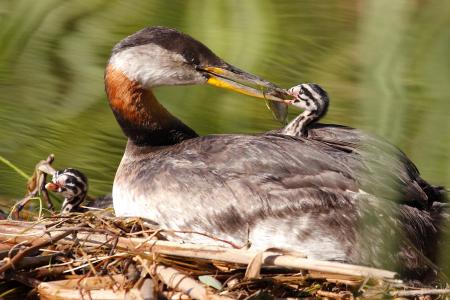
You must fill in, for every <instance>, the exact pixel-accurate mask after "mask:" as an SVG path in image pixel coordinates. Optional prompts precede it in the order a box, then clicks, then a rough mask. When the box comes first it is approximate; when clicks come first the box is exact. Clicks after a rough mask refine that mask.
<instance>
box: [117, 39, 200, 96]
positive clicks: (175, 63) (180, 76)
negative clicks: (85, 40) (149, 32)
mask: <svg viewBox="0 0 450 300" xmlns="http://www.w3.org/2000/svg"><path fill="white" fill-rule="evenodd" d="M109 64H110V65H112V66H113V67H115V68H117V69H119V70H121V71H122V72H123V73H124V74H125V75H126V76H127V77H128V78H129V79H130V80H132V81H136V82H139V83H140V84H141V85H143V86H144V87H147V88H151V87H156V86H161V85H181V84H200V83H204V82H205V81H206V78H204V77H203V76H202V75H201V74H199V73H198V72H197V71H196V70H195V69H194V68H193V66H191V65H189V64H187V63H186V61H185V59H184V58H183V56H182V55H181V54H178V53H173V52H171V51H168V50H166V49H164V48H162V47H160V46H157V45H154V44H147V45H141V46H135V47H132V48H129V49H125V50H122V51H120V52H119V53H116V54H114V55H113V56H112V57H111V58H110V60H109Z"/></svg>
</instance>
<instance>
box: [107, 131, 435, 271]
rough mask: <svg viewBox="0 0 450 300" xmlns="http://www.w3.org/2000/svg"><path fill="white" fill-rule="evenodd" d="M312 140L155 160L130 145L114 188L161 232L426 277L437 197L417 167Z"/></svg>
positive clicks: (176, 150) (380, 150) (234, 140)
mask: <svg viewBox="0 0 450 300" xmlns="http://www.w3.org/2000/svg"><path fill="white" fill-rule="evenodd" d="M308 133H309V137H308V138H307V139H305V138H295V137H290V136H286V135H281V134H279V133H277V132H272V133H267V134H262V135H255V136H250V135H216V136H206V137H200V138H194V139H191V140H187V141H184V142H182V143H180V144H178V145H175V146H171V147H166V148H163V149H158V150H156V149H155V150H154V151H147V150H144V149H140V148H139V147H136V146H134V145H132V143H130V142H129V144H128V145H127V149H126V158H124V160H123V161H122V164H121V166H120V168H119V170H118V173H117V177H116V181H115V185H117V186H121V187H123V188H124V189H126V190H128V191H129V193H130V198H133V197H134V195H146V201H147V202H148V206H149V207H151V209H152V210H153V215H157V216H158V218H157V219H152V221H154V222H157V223H159V224H160V225H161V226H163V227H167V228H172V229H189V230H196V231H199V232H208V233H210V234H213V235H216V236H218V237H221V238H224V239H228V240H230V241H233V242H235V243H237V244H241V245H244V244H245V243H247V240H248V239H249V240H250V242H251V243H252V245H253V247H256V248H259V249H265V248H269V247H278V248H285V249H290V250H297V251H298V250H300V251H304V252H306V253H307V254H308V255H309V256H310V257H317V258H321V259H331V260H342V261H348V262H352V263H358V264H368V265H372V266H377V267H387V268H392V267H393V266H395V265H397V266H399V268H400V270H401V271H403V272H405V274H406V273H407V274H414V275H416V276H419V275H420V276H422V275H423V274H424V273H425V272H428V271H431V269H430V267H429V265H427V264H426V263H424V262H425V261H426V259H424V257H428V258H433V257H434V256H435V250H436V248H435V243H436V240H437V236H438V228H437V224H436V223H435V222H434V219H433V216H432V213H431V211H432V209H431V207H432V204H433V202H434V201H438V200H440V198H439V197H440V196H439V195H440V194H432V193H430V194H427V190H433V191H434V188H432V187H431V186H429V185H428V184H427V183H426V182H424V181H423V180H422V179H421V178H420V177H419V174H418V172H417V169H416V167H415V166H414V165H413V163H412V162H411V161H410V160H409V159H408V158H407V157H406V156H405V155H404V154H403V153H402V152H401V151H399V150H398V149H397V148H395V147H394V146H392V145H390V144H388V143H387V142H384V141H383V140H381V139H378V138H375V137H373V136H371V135H367V134H364V133H361V132H360V131H358V130H355V129H351V128H347V127H341V126H333V125H315V126H313V127H312V128H311V129H310V130H309V132H308ZM134 198H135V199H137V197H134ZM119 201H121V200H119ZM131 202H132V200H131ZM140 216H141V217H149V214H148V212H146V211H142V213H141V215H140ZM182 238H191V239H193V240H195V237H194V236H183V237H182ZM396 241H398V244H391V243H393V242H396ZM280 243H282V244H280ZM411 245H413V246H412V247H411Z"/></svg>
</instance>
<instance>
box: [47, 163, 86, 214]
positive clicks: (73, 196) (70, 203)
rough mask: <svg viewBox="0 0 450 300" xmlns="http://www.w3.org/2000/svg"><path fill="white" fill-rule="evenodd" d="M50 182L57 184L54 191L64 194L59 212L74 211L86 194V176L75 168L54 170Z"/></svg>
mask: <svg viewBox="0 0 450 300" xmlns="http://www.w3.org/2000/svg"><path fill="white" fill-rule="evenodd" d="M52 182H53V183H54V184H56V185H58V190H57V191H56V192H58V193H60V194H62V195H63V196H64V202H63V204H62V207H61V213H68V212H71V211H76V210H77V208H78V207H79V206H80V204H81V203H82V202H83V201H84V199H85V198H86V196H87V191H88V181H87V177H86V176H85V175H84V174H83V173H82V172H80V171H78V170H76V169H72V168H67V169H64V170H62V171H56V173H55V174H54V175H53V179H52Z"/></svg>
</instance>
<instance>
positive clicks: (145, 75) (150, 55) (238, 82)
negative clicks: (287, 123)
mask: <svg viewBox="0 0 450 300" xmlns="http://www.w3.org/2000/svg"><path fill="white" fill-rule="evenodd" d="M120 76H125V77H126V78H127V80H128V81H129V84H130V85H139V87H140V88H143V89H151V88H153V87H158V86H163V85H188V84H204V83H207V84H210V85H213V86H217V87H220V88H226V89H230V90H233V91H235V92H239V93H243V94H246V95H249V96H253V97H257V98H264V99H267V100H273V101H278V102H280V105H284V106H285V105H286V104H285V103H290V102H287V101H286V100H287V99H292V96H290V95H289V94H288V93H287V92H286V91H285V90H283V89H281V88H279V87H277V86H276V85H274V84H272V83H270V82H268V81H266V80H264V79H261V78H259V77H257V76H255V75H252V74H249V73H246V72H244V71H242V70H239V69H238V68H236V67H233V66H232V65H230V64H228V63H226V62H225V61H223V60H222V59H221V58H219V57H218V56H216V55H215V54H214V53H213V52H212V51H211V50H210V49H209V48H208V47H206V46H205V45H203V44H202V43H200V42H199V41H197V40H195V39H193V38H192V37H190V36H188V35H186V34H184V33H181V32H179V31H177V30H174V29H169V28H164V27H150V28H145V29H142V30H140V31H138V32H136V33H134V34H133V35H130V36H128V37H126V38H125V39H123V40H122V41H121V42H119V43H118V44H117V45H116V46H115V47H114V48H113V50H112V55H111V58H110V60H109V64H108V66H107V68H106V74H105V83H106V86H107V91H108V89H113V88H114V86H112V85H114V84H118V82H120V81H117V80H115V78H117V77H120ZM120 84H121V85H122V84H123V83H120Z"/></svg>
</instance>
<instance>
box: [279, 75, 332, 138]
mask: <svg viewBox="0 0 450 300" xmlns="http://www.w3.org/2000/svg"><path fill="white" fill-rule="evenodd" d="M288 92H289V94H291V95H292V96H294V102H293V105H294V106H297V107H299V108H301V109H303V110H304V111H303V112H302V113H301V114H300V115H298V116H297V117H296V118H295V119H294V120H293V121H291V122H290V123H289V124H288V125H286V127H285V128H283V130H282V133H283V134H285V135H291V136H297V137H305V136H307V131H306V128H307V126H308V125H309V124H311V123H313V122H317V121H318V120H319V119H320V118H322V117H323V116H324V115H325V114H326V113H327V111H328V105H329V98H328V94H327V92H326V91H325V90H324V89H323V88H322V87H320V86H319V85H318V84H315V83H302V84H299V85H296V86H294V87H292V88H290V89H289V90H288Z"/></svg>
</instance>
